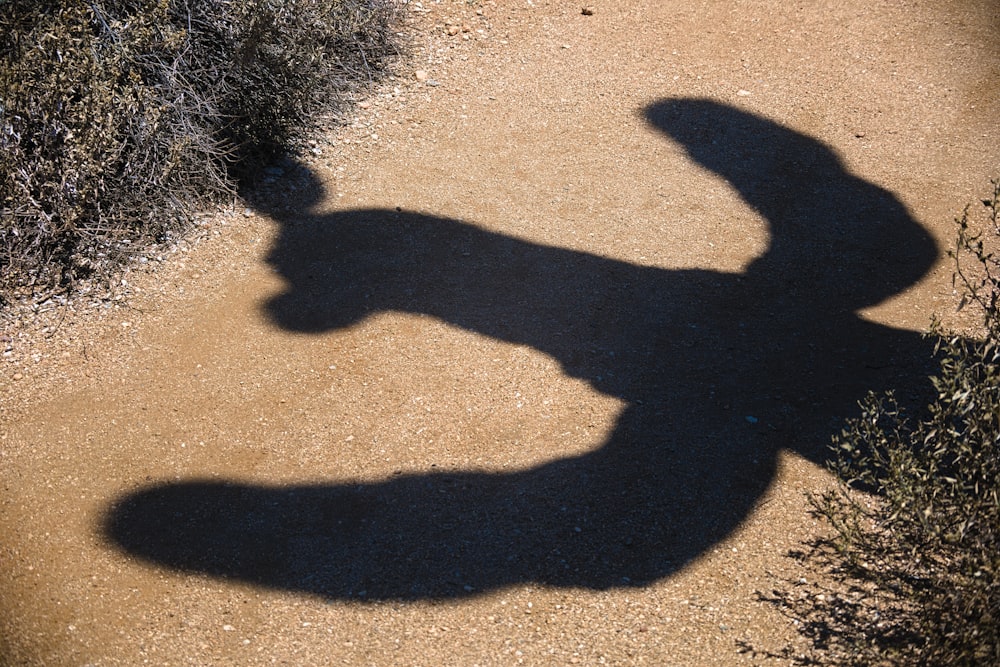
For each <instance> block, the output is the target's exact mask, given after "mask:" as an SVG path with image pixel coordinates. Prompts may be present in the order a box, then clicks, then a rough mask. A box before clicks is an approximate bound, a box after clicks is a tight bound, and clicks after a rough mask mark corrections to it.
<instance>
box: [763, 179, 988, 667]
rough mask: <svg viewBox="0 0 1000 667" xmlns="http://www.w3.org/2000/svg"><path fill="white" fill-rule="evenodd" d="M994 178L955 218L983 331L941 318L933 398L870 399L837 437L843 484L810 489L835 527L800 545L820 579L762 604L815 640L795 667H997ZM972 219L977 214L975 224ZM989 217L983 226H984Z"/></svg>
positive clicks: (961, 261) (959, 260)
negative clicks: (917, 403) (914, 411)
mask: <svg viewBox="0 0 1000 667" xmlns="http://www.w3.org/2000/svg"><path fill="white" fill-rule="evenodd" d="M998 198H1000V181H995V182H994V183H993V194H992V196H991V197H990V198H988V199H985V200H983V202H982V204H983V208H982V209H980V211H982V212H983V213H984V215H983V216H978V215H976V216H973V215H971V214H970V211H969V209H968V208H967V209H966V211H965V212H964V213H963V215H962V216H961V218H959V219H958V220H957V223H958V233H957V242H956V245H955V248H954V250H952V251H951V252H950V253H949V254H950V255H951V256H952V257H954V259H955V262H956V272H955V278H956V282H957V283H958V284H959V286H960V287H961V290H962V293H963V294H964V296H963V297H962V300H961V303H960V307H964V306H967V305H970V304H971V305H973V306H975V307H976V308H977V309H978V310H979V313H980V315H981V325H982V327H981V332H982V335H981V336H977V337H963V336H957V335H951V334H946V333H944V332H943V331H941V328H940V327H939V326H936V327H935V328H934V330H933V331H932V335H935V336H937V338H938V352H939V355H940V372H939V374H938V375H937V377H934V378H932V382H933V385H934V388H935V390H936V395H937V397H936V399H935V400H933V401H932V402H931V404H930V405H929V406H928V407H927V410H926V413H924V414H922V415H919V418H913V417H911V416H909V415H906V414H904V411H903V410H902V409H901V408H900V407H899V405H898V404H897V403H896V401H895V400H894V398H893V396H892V395H891V394H890V395H886V396H875V395H871V396H869V397H868V398H867V400H865V401H864V402H863V404H862V409H863V412H862V415H861V417H860V418H858V419H856V420H853V421H852V422H850V423H849V425H848V427H847V428H846V429H845V430H844V432H843V433H842V434H841V435H840V436H839V437H838V438H836V439H835V441H834V448H835V450H836V460H835V462H834V463H833V464H832V469H833V471H834V472H835V473H836V474H837V476H838V479H839V480H840V481H839V484H838V486H837V487H836V488H835V489H834V490H832V491H830V492H828V493H825V494H823V495H821V496H818V497H814V498H813V499H812V504H813V508H814V511H815V512H816V513H817V514H818V515H819V516H821V517H823V518H824V519H825V520H826V523H827V524H828V525H829V527H830V528H831V531H830V533H829V536H827V537H824V538H820V539H816V540H814V541H813V542H812V543H811V544H810V545H809V549H808V550H807V551H806V552H804V553H799V554H796V555H797V556H798V557H800V558H802V559H803V560H804V561H805V562H806V563H807V564H808V565H810V566H813V567H817V568H818V569H819V570H820V571H821V572H822V574H823V575H824V577H825V581H826V583H825V584H823V585H820V584H816V583H807V582H806V581H804V580H803V581H800V582H797V583H792V584H791V585H790V586H788V587H785V588H783V589H779V590H775V591H773V592H772V593H771V594H770V595H767V596H765V599H767V600H768V601H770V602H772V603H774V604H776V605H778V606H779V608H781V609H782V611H783V612H784V613H785V614H786V615H788V616H789V617H790V618H791V619H793V622H794V623H795V624H796V626H797V627H798V629H799V631H800V633H801V634H802V635H803V636H804V637H805V638H806V639H807V640H808V641H807V644H808V647H809V648H808V650H806V651H804V652H803V651H801V650H795V649H792V648H788V649H787V651H785V652H784V653H782V654H781V655H780V656H775V655H773V654H772V655H771V657H781V658H786V659H788V658H791V659H792V661H793V663H794V664H801V665H851V666H861V665H866V666H867V665H936V666H940V665H954V666H959V665H962V666H966V665H967V666H969V667H972V666H973V665H975V666H980V667H982V666H985V665H1000V257H998V256H997V255H996V254H995V250H992V251H991V249H990V248H991V247H992V248H996V247H997V242H998V241H1000V223H998V219H997V207H998ZM973 218H976V220H977V221H978V222H974V221H973ZM980 223H981V224H980Z"/></svg>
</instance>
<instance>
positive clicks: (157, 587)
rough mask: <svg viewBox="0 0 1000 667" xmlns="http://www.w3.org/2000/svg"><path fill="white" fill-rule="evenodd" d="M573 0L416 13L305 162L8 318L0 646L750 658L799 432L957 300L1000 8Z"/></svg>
mask: <svg viewBox="0 0 1000 667" xmlns="http://www.w3.org/2000/svg"><path fill="white" fill-rule="evenodd" d="M588 4H589V5H590V6H591V7H592V9H593V12H592V14H590V15H585V14H584V13H582V12H581V6H580V5H579V3H572V2H561V1H560V2H556V1H549V2H546V1H544V0H503V1H499V0H498V1H496V2H490V1H486V2H478V1H468V2H467V1H465V0H442V1H440V2H436V1H435V0H423V1H422V2H410V3H409V5H408V7H407V12H406V13H407V17H408V19H407V24H406V26H405V27H404V28H405V30H406V31H407V33H408V35H409V36H410V38H411V39H412V40H413V55H412V59H411V60H410V61H409V62H407V63H405V64H404V65H401V66H400V70H399V72H398V75H397V76H396V77H394V78H391V79H390V80H388V81H387V82H386V85H385V86H383V87H381V88H379V89H378V90H377V91H376V92H375V93H374V94H373V95H372V96H371V98H369V99H366V100H363V101H361V104H360V105H359V106H358V108H357V113H356V117H355V118H353V119H349V123H348V124H347V125H346V126H345V127H344V128H342V129H341V130H338V131H336V132H334V133H333V134H331V135H330V136H327V137H317V142H318V151H319V153H320V154H319V155H313V154H309V159H308V160H306V159H303V160H301V161H298V162H293V161H289V162H286V163H284V164H283V165H280V169H279V170H273V173H272V174H271V176H270V177H269V178H268V179H267V181H268V182H266V183H263V184H262V187H261V192H260V193H259V194H258V195H255V196H254V197H253V198H252V200H251V201H249V202H246V203H240V204H239V205H238V206H236V207H234V208H233V209H231V210H221V211H219V212H218V214H217V215H214V216H211V217H208V218H206V219H205V221H204V223H203V226H202V229H201V231H200V233H199V234H197V235H196V236H195V237H194V238H193V239H192V240H191V241H190V242H187V243H184V244H182V246H181V247H180V248H178V249H176V250H175V251H173V252H170V253H165V256H164V257H163V261H162V262H158V263H157V266H156V268H155V269H150V268H141V267H137V268H136V269H134V270H133V271H131V272H130V273H129V274H128V275H127V276H125V281H126V282H125V284H123V285H121V286H120V289H121V294H120V295H119V297H118V298H117V299H108V300H106V301H104V302H97V303H95V302H93V301H90V302H79V303H77V304H76V305H75V306H73V307H70V308H66V307H63V308H51V307H50V306H49V305H45V306H43V307H42V308H40V310H39V312H37V313H35V314H34V315H23V316H19V318H18V319H10V318H8V319H7V320H5V321H4V324H3V326H4V327H5V332H4V334H3V347H4V356H3V359H2V361H0V400H2V413H0V488H2V492H0V662H2V664H5V665H139V664H152V665H181V664H184V665H208V664H212V665H258V664H261V665H263V664H287V665H327V664H350V665H369V664H370V665H507V664H527V665H547V664H552V665H565V664H586V665H590V664H629V665H631V664H637V665H638V664H649V665H737V664H771V663H776V662H780V661H778V660H771V659H767V658H766V657H764V656H763V655H762V654H760V653H757V654H754V653H752V652H745V651H741V646H744V645H746V644H751V645H753V646H755V647H757V648H758V649H760V650H761V651H767V650H778V649H780V648H781V647H783V646H785V645H786V644H788V643H789V642H793V643H794V642H795V641H796V632H795V628H794V626H793V624H792V622H791V620H790V619H788V618H785V617H783V616H781V615H780V614H779V613H778V612H777V611H776V610H774V609H772V608H771V607H769V606H768V605H766V604H764V603H762V602H759V601H758V600H757V597H756V592H757V591H767V590H769V589H770V588H772V587H774V586H776V585H780V582H781V581H783V580H786V579H790V580H797V579H798V578H800V577H806V578H809V577H811V576H813V574H812V573H810V572H809V571H807V570H804V569H803V566H802V565H801V564H800V563H798V562H797V561H795V560H794V559H792V558H789V557H788V556H787V553H788V551H789V550H791V549H795V548H797V547H799V545H800V543H801V542H802V541H803V540H805V539H807V538H808V537H809V536H811V535H814V534H816V532H817V531H819V530H821V529H822V527H821V526H820V525H819V524H818V523H817V522H816V521H815V520H814V519H812V518H811V517H810V516H809V514H808V504H807V502H806V500H805V493H806V492H809V491H817V490H821V489H823V488H825V487H826V485H828V484H829V483H830V480H829V478H828V476H827V475H826V473H825V472H824V468H823V461H824V457H825V454H826V451H825V446H826V444H827V443H828V442H829V439H830V437H831V435H833V434H834V433H836V432H837V431H838V430H839V427H840V425H841V424H842V423H843V419H844V418H845V417H849V416H850V415H852V414H855V412H856V408H855V402H856V401H857V400H858V399H859V398H860V397H861V396H863V395H864V392H865V390H866V389H867V388H875V389H880V388H887V387H892V386H897V387H904V394H905V395H906V396H909V397H912V398H919V397H920V395H921V392H922V391H923V388H924V387H925V384H924V383H922V381H921V378H922V377H924V376H925V375H926V372H927V368H928V366H927V362H926V358H927V349H928V348H927V343H926V341H923V340H921V338H920V336H919V332H921V331H924V330H925V329H926V328H927V326H928V324H929V322H930V319H931V317H932V315H933V314H935V313H938V314H943V315H944V316H946V317H947V316H948V314H949V313H950V312H951V311H952V310H953V308H954V303H955V297H954V294H953V292H952V288H951V282H950V276H951V268H950V265H949V264H948V261H947V260H946V259H945V258H944V256H943V249H944V248H945V247H946V246H947V245H948V244H949V242H950V239H951V236H952V219H953V218H954V216H955V215H956V214H958V213H959V212H960V211H961V210H962V208H963V206H965V204H967V203H969V202H971V201H975V200H976V199H977V198H979V197H980V196H981V195H983V194H985V192H986V190H987V188H988V186H989V184H988V179H989V178H990V177H991V176H993V177H995V176H997V175H998V169H1000V123H998V122H997V121H998V120H1000V96H998V95H997V81H998V77H1000V41H998V39H997V35H1000V13H998V12H997V10H996V5H995V3H994V2H993V1H992V0H968V1H967V2H960V1H958V0H951V1H949V2H940V1H933V2H932V1H922V0H906V1H904V0H898V1H892V2H882V3H870V2H863V1H861V0H840V1H839V2H813V3H787V2H773V1H770V0H738V1H735V2H730V1H726V2H721V1H719V2H716V1H705V2H675V1H672V0H671V1H667V0H664V1H661V2H640V1H639V0H616V1H615V2H610V1H607V2H606V1H603V0H593V1H592V2H590V3H588ZM418 70H419V71H420V72H421V73H420V74H419V79H418V76H417V71H418Z"/></svg>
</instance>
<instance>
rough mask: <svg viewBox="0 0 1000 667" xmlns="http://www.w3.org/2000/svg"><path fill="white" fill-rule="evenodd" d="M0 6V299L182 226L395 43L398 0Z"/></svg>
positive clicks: (61, 283) (90, 272)
mask: <svg viewBox="0 0 1000 667" xmlns="http://www.w3.org/2000/svg"><path fill="white" fill-rule="evenodd" d="M0 7H2V11H0V301H3V300H6V301H10V300H11V299H13V298H16V297H24V296H29V297H30V296H32V295H35V296H37V295H40V294H43V293H50V292H52V291H58V290H65V289H70V288H72V287H73V286H74V285H75V284H76V283H77V282H78V281H79V280H80V279H81V278H92V277H94V276H95V275H96V276H100V275H107V274H108V273H109V272H110V271H111V270H112V269H113V268H114V267H115V266H116V265H117V264H118V263H119V262H121V261H122V260H123V259H126V258H127V257H128V256H130V255H131V254H132V253H133V252H135V249H137V248H141V247H144V246H145V245H146V244H149V243H150V242H156V241H162V240H165V239H166V238H169V237H170V235H171V234H175V233H176V232H178V231H179V230H182V229H183V228H184V227H185V226H186V224H187V222H188V221H189V219H190V216H191V215H192V213H193V212H195V211H196V210H198V209H199V208H201V207H203V206H205V205H206V204H207V203H209V202H213V201H218V200H219V199H220V198H224V197H229V196H232V194H233V193H234V192H235V190H236V188H237V186H238V183H239V179H240V178H241V177H246V176H247V175H250V174H252V173H253V172H254V170H255V169H256V167H257V166H258V165H260V164H261V163H262V161H265V160H267V159H270V158H272V157H274V156H275V155H277V154H279V153H282V152H285V151H288V150H290V149H291V147H292V145H293V143H294V140H295V138H296V135H297V133H300V132H302V131H303V130H305V129H308V128H310V127H312V126H313V125H314V124H315V123H316V122H317V120H322V119H325V118H329V117H330V116H331V115H333V114H334V113H336V110H337V108H338V105H339V104H340V103H341V102H342V101H343V100H344V99H345V95H346V94H347V93H349V92H351V91H353V90H354V89H356V88H357V87H358V86H363V85H366V84H368V83H369V82H370V81H372V80H373V79H375V78H377V77H378V76H379V75H380V74H381V73H383V72H384V70H385V66H386V64H387V63H388V61H389V59H390V58H391V57H392V56H393V55H394V54H395V53H396V51H397V49H396V45H395V33H394V32H393V24H394V20H395V16H396V12H397V6H396V4H395V2H394V0H199V1H197V2H195V1H194V0H97V1H94V2H86V3H85V2H80V1H79V0H0ZM0 305H2V303H0Z"/></svg>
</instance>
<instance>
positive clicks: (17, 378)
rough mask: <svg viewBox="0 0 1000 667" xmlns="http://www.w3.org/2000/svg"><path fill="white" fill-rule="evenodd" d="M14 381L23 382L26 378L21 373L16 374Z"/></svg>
mask: <svg viewBox="0 0 1000 667" xmlns="http://www.w3.org/2000/svg"><path fill="white" fill-rule="evenodd" d="M14 379H15V380H23V379H24V376H23V375H21V374H20V373H14Z"/></svg>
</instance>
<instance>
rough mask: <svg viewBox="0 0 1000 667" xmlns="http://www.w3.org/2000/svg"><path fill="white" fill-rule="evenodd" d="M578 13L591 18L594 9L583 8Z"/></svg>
mask: <svg viewBox="0 0 1000 667" xmlns="http://www.w3.org/2000/svg"><path fill="white" fill-rule="evenodd" d="M580 13H581V14H583V15H584V16H593V15H594V8H593V7H584V8H583V9H581V10H580Z"/></svg>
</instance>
